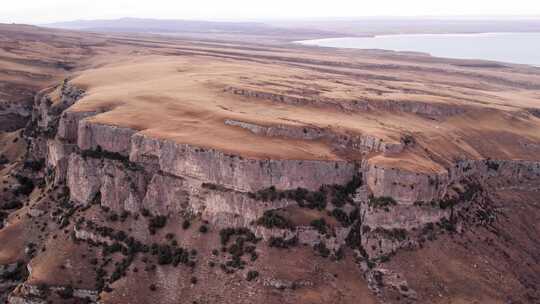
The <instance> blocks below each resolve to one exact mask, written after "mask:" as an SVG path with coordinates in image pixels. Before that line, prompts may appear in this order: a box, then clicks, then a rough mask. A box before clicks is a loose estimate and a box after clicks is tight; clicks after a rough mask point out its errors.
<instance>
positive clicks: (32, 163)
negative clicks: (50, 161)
mask: <svg viewBox="0 0 540 304" xmlns="http://www.w3.org/2000/svg"><path fill="white" fill-rule="evenodd" d="M44 166H45V159H38V160H27V161H25V162H24V165H23V167H24V168H25V169H30V170H32V171H34V172H37V171H40V170H41V169H43V167H44Z"/></svg>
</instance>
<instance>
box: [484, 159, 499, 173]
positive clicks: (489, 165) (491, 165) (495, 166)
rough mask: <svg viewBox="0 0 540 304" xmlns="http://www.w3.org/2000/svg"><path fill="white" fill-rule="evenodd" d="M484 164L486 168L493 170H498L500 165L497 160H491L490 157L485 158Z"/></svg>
mask: <svg viewBox="0 0 540 304" xmlns="http://www.w3.org/2000/svg"><path fill="white" fill-rule="evenodd" d="M485 164H486V166H487V168H488V170H493V171H497V170H499V166H500V165H499V164H498V163H497V162H494V161H492V160H490V159H487V160H485Z"/></svg>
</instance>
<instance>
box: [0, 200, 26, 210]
mask: <svg viewBox="0 0 540 304" xmlns="http://www.w3.org/2000/svg"><path fill="white" fill-rule="evenodd" d="M22 206H23V204H22V203H21V202H20V201H17V200H12V201H9V202H5V203H4V204H3V205H2V206H0V209H2V210H11V209H20V208H22Z"/></svg>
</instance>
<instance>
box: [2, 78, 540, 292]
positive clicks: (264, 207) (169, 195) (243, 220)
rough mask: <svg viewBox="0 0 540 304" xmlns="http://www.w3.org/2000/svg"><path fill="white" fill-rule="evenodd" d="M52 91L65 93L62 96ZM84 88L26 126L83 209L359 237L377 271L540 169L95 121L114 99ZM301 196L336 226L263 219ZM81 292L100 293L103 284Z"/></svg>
mask: <svg viewBox="0 0 540 304" xmlns="http://www.w3.org/2000/svg"><path fill="white" fill-rule="evenodd" d="M53 92H58V93H59V98H57V100H55V101H54V102H53V101H52V98H51V97H50V95H51V94H52V93H53ZM82 96H84V92H83V91H82V90H79V89H77V88H75V87H73V86H71V85H70V84H69V83H68V82H64V83H63V84H62V85H61V86H60V87H58V88H56V89H50V90H46V91H44V92H42V94H40V95H39V96H38V97H36V104H35V109H34V114H33V120H32V123H30V124H29V126H28V128H27V130H26V135H27V138H28V141H29V143H30V149H29V156H30V157H31V158H34V159H44V160H45V164H46V169H45V173H46V175H47V183H48V184H49V185H50V186H52V187H54V188H56V187H60V186H62V185H64V184H65V185H66V186H67V189H69V201H71V202H72V203H73V204H74V206H77V207H76V208H87V207H88V208H89V207H90V206H91V205H92V204H99V205H101V207H102V208H106V209H107V210H111V211H113V212H116V213H122V212H128V213H129V214H140V213H144V212H148V213H150V214H153V215H163V216H170V215H190V216H196V217H200V218H201V219H202V220H203V221H205V222H206V223H211V224H212V225H213V226H215V227H217V228H230V227H245V228H249V229H251V230H252V231H253V232H254V233H255V234H256V235H257V236H259V237H262V238H263V239H265V240H266V241H269V242H270V243H272V244H274V245H273V246H278V247H279V246H282V247H287V246H294V245H295V244H298V243H300V244H305V245H309V246H312V247H313V248H315V249H316V250H318V251H319V252H321V255H326V256H328V255H332V256H334V257H336V258H338V257H339V255H340V252H341V249H342V248H343V246H349V247H351V248H353V249H354V250H355V252H356V254H357V256H358V257H360V259H362V260H364V261H365V263H366V264H365V265H364V264H363V265H364V266H363V269H364V275H365V276H366V277H367V278H368V279H369V278H372V279H373V278H376V276H377V272H384V271H385V270H384V269H378V268H374V267H373V265H372V264H373V263H375V264H377V263H379V262H380V261H383V260H384V259H385V258H388V256H389V255H392V254H394V253H395V252H396V251H397V250H399V249H400V248H404V247H408V248H414V247H417V246H420V245H421V244H422V242H424V241H425V239H426V238H429V237H430V235H432V234H433V233H435V232H434V231H437V230H453V231H454V230H459V229H463V228H462V223H461V222H462V221H463V222H465V221H466V219H467V218H468V214H471V213H474V214H482V215H483V217H482V219H481V220H482V221H486V220H489V216H491V213H490V211H489V210H487V209H486V210H487V211H486V210H485V201H486V200H487V196H486V195H485V191H487V190H486V189H489V187H513V186H516V185H523V184H526V183H528V182H534V181H538V180H539V179H540V163H539V162H532V161H510V160H462V161H458V162H456V163H455V164H453V166H451V167H450V168H448V169H446V170H442V171H441V172H439V173H423V172H414V171H411V170H407V169H404V168H395V167H390V166H384V165H380V164H377V165H376V164H373V163H371V162H370V160H369V155H371V154H373V153H375V154H383V155H385V156H387V157H392V156H393V155H397V154H399V153H400V152H402V151H403V150H404V149H407V147H408V145H410V144H411V143H410V141H407V140H402V141H401V142H398V143H385V142H383V141H382V140H380V139H377V138H375V137H371V136H369V135H365V136H351V135H348V134H336V133H333V132H332V131H331V130H326V129H318V128H312V127H294V126H261V125H257V124H253V123H249V122H242V121H235V120H226V121H224V124H225V125H228V126H230V127H240V128H244V129H247V130H249V131H250V132H253V133H255V134H257V135H260V136H278V137H285V138H294V139H301V140H325V141H328V142H330V143H331V144H332V146H333V147H334V148H335V149H336V150H343V151H354V152H360V153H361V154H362V155H364V157H365V159H363V160H361V161H357V162H356V161H344V160H342V161H314V160H287V159H250V158H245V157H242V156H240V155H232V154H227V153H224V152H222V151H218V150H215V149H208V148H204V147H196V146H193V145H189V144H182V143H177V142H174V141H171V140H166V139H160V138H153V137H150V136H147V135H145V134H143V133H141V132H139V131H137V130H133V129H130V128H123V127H118V126H111V125H104V124H99V123H95V122H93V121H92V120H91V119H89V118H90V117H92V116H94V115H97V114H99V113H101V112H103V111H105V110H106V109H103V110H99V111H90V112H75V111H73V110H72V109H71V108H70V107H71V106H72V105H73V104H74V103H76V102H77V100H78V99H79V98H81V97H82ZM326 202H329V203H326ZM330 202H331V204H330ZM298 206H300V207H302V208H304V207H308V208H311V209H315V210H319V211H320V212H323V211H324V212H325V213H326V214H327V215H329V216H330V217H333V218H335V221H336V224H332V225H333V226H332V228H331V230H330V231H328V230H327V229H330V228H328V227H329V226H325V225H326V223H324V222H323V223H322V224H321V223H320V222H319V224H313V222H312V223H311V224H309V223H302V224H297V225H295V226H294V227H290V226H287V227H273V226H272V225H273V224H268V223H266V224H262V225H261V224H260V221H261V219H262V218H265V217H268V216H269V213H268V212H270V211H275V210H289V209H291V208H296V207H298ZM482 208H484V209H482ZM475 210H476V211H478V210H480V211H479V212H476V211H475ZM475 212H476V213H475ZM486 214H487V215H486ZM136 231H137V229H134V230H133V233H134V234H135V235H137V232H136ZM139 236H140V237H141V238H143V234H140V235H139ZM74 237H75V238H76V239H80V240H86V241H91V242H94V243H100V242H101V243H105V244H109V245H110V244H112V243H113V242H114V241H113V240H112V239H111V238H110V237H103V236H100V235H99V234H97V233H96V232H95V231H91V230H88V229H86V228H84V227H83V226H81V227H79V226H77V227H76V229H75V232H74ZM373 280H375V279H373ZM400 282H401V281H400ZM400 284H402V283H400ZM17 288H18V289H17V291H16V292H15V294H16V296H12V297H11V298H10V299H9V301H10V302H11V303H19V302H21V301H23V302H24V301H26V299H27V298H29V297H31V296H32V295H33V294H34V293H36V292H39V290H37V289H35V287H34V286H32V285H27V284H23V285H19V287H17ZM55 288H56V287H55ZM58 288H60V289H61V288H62V287H58ZM373 288H374V289H377V287H373ZM76 292H78V293H82V294H85V293H89V294H91V295H92V299H94V298H95V297H96V293H95V291H85V290H78V291H76ZM404 292H406V293H407V294H414V291H404Z"/></svg>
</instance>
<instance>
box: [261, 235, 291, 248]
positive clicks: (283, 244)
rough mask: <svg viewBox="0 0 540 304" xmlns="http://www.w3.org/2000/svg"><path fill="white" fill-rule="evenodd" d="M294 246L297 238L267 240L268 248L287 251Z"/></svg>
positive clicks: (271, 238) (272, 238)
mask: <svg viewBox="0 0 540 304" xmlns="http://www.w3.org/2000/svg"><path fill="white" fill-rule="evenodd" d="M296 245H298V238H297V237H296V236H295V237H293V238H290V239H284V238H282V237H270V239H269V240H268V246H270V247H275V248H280V249H287V248H290V247H294V246H296Z"/></svg>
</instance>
